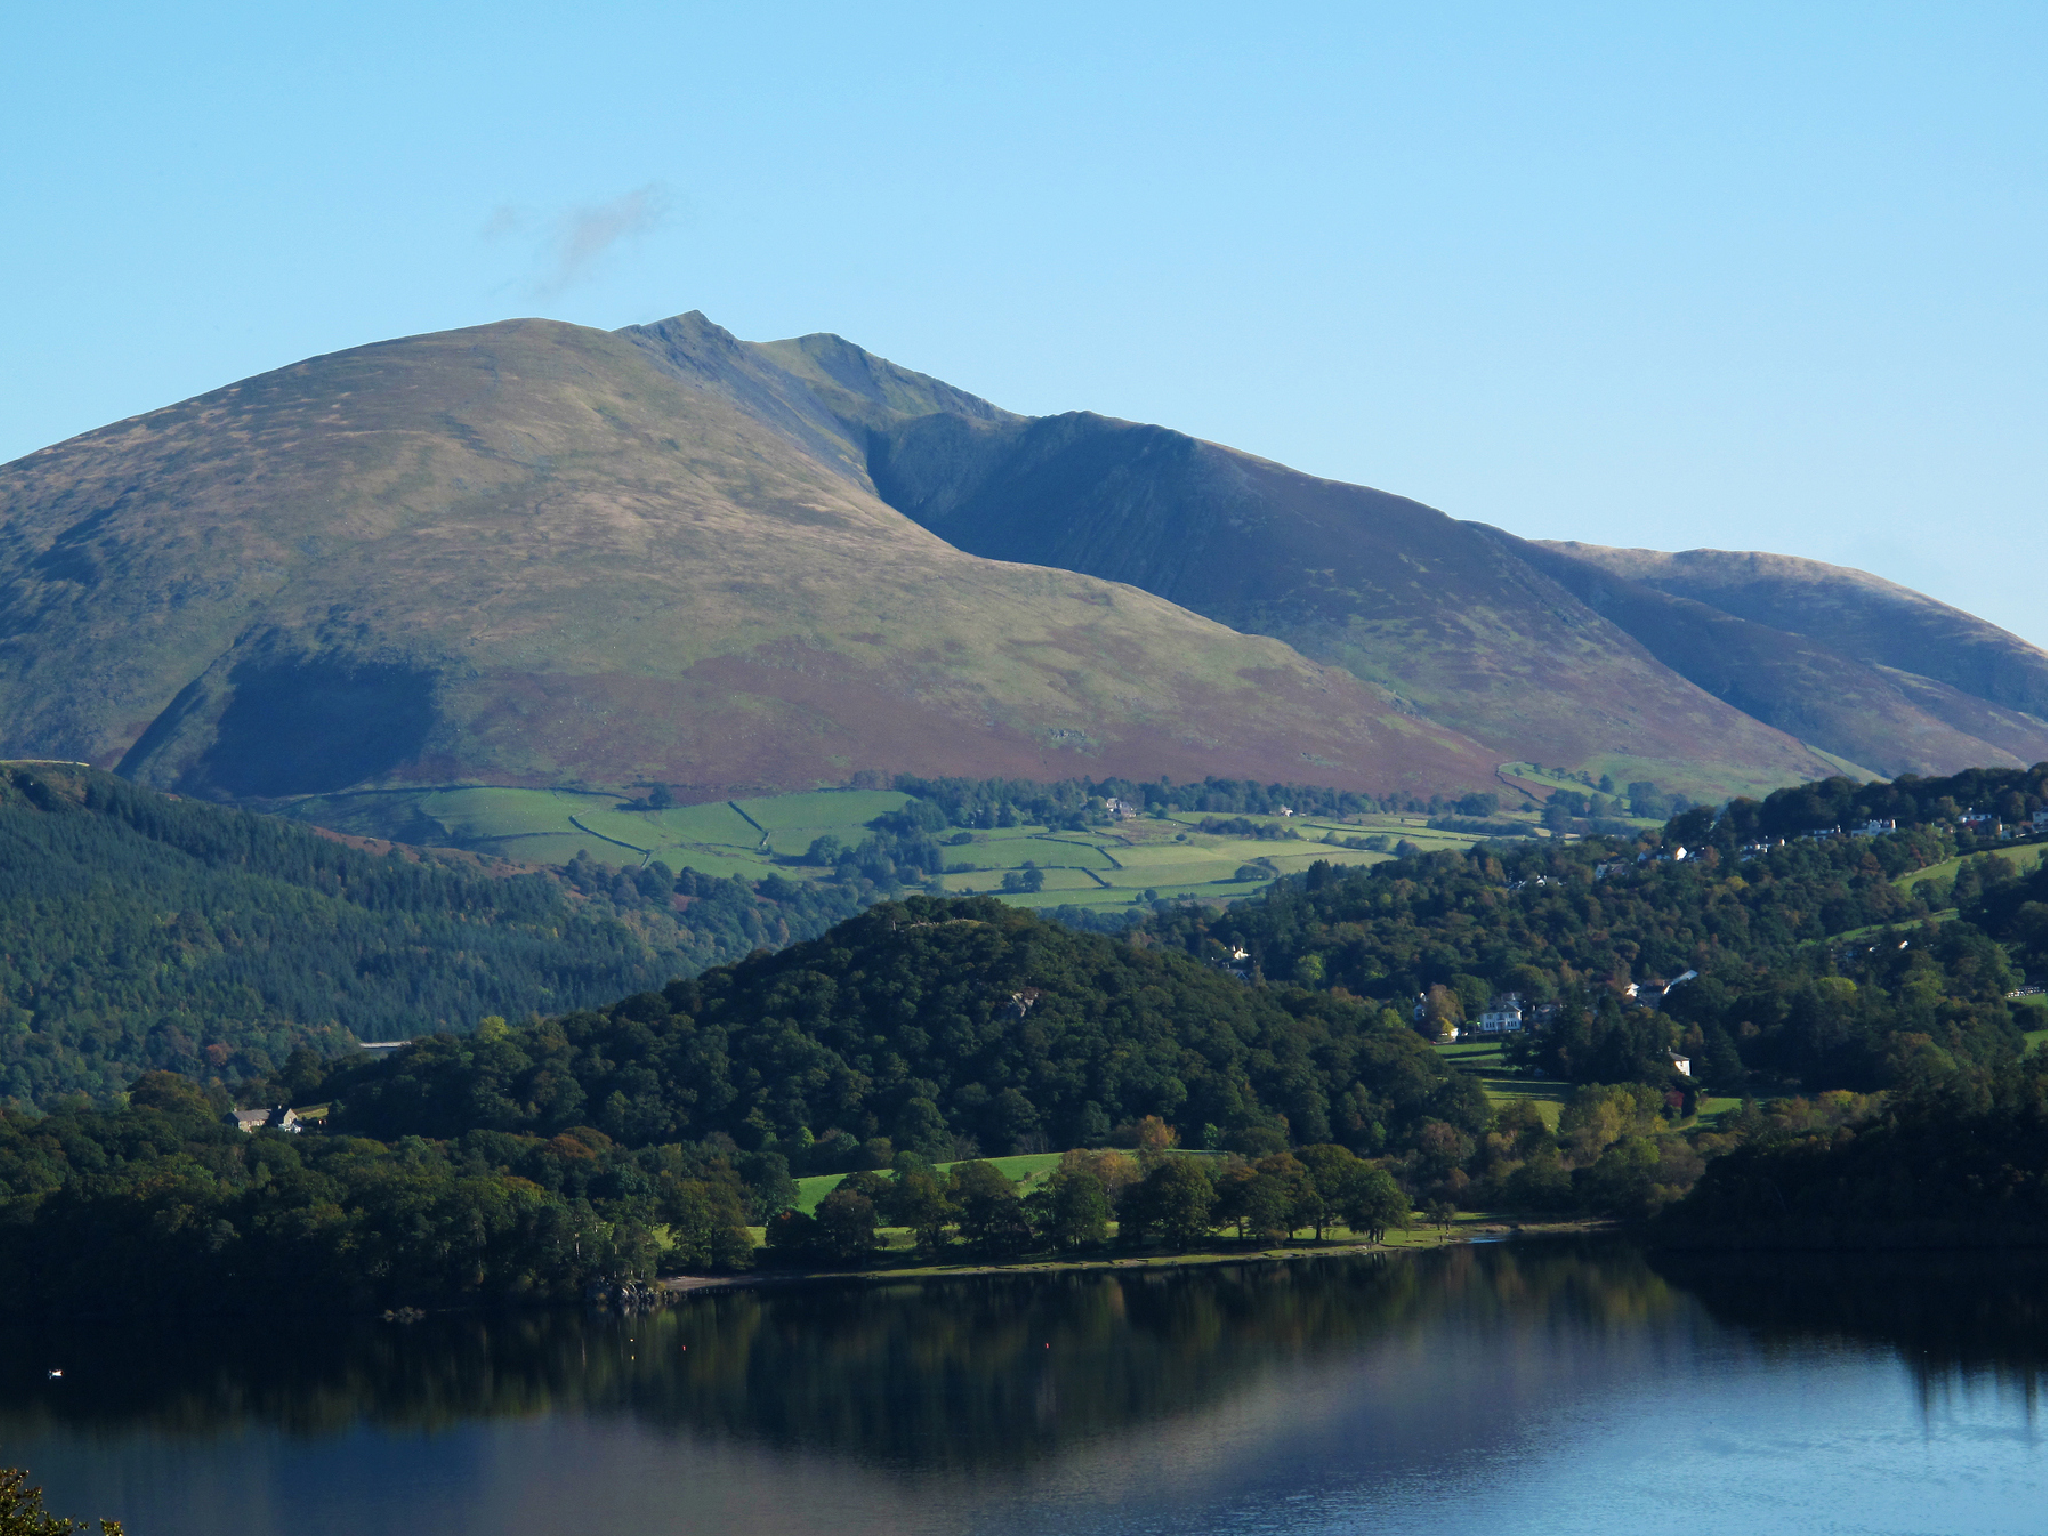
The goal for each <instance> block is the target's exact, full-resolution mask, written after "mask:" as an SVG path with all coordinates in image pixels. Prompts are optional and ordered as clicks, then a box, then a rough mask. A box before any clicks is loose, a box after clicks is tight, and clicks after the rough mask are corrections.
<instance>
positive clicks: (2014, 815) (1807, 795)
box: [1674, 763, 2048, 846]
mask: <svg viewBox="0 0 2048 1536" xmlns="http://www.w3.org/2000/svg"><path fill="white" fill-rule="evenodd" d="M2044 807H2048V763H2036V764H2034V766H2033V767H2031V768H1969V769H1965V770H1964V771H1963V772H1961V773H1956V774H1950V775H1949V776H1947V777H1945V778H1921V777H1920V776H1918V775H1917V774H1910V773H1908V774H1903V775H1901V776H1900V777H1898V778H1896V779H1893V780H1892V781H1891V782H1890V783H1875V784H1866V783H1863V782H1861V781H1860V780H1857V779H1847V778H1833V779H1823V780H1820V781H1819V782H1817V783H1812V784H1798V785H1794V786H1793V787H1791V788H1789V789H1780V790H1775V791H1773V792H1772V793H1771V794H1769V795H1767V796H1765V797H1764V799H1763V800H1761V801H1756V800H1743V799H1738V800H1734V801H1731V802H1730V803H1729V804H1728V805H1727V806H1726V807H1724V808H1723V809H1722V810H1720V811H1715V810H1713V809H1712V808H1709V807H1699V808H1696V809H1695V810H1693V811H1692V812H1690V813H1689V819H1687V818H1677V819H1675V820H1674V827H1675V829H1676V834H1677V835H1678V836H1679V837H1681V838H1690V839H1691V840H1693V841H1695V842H1706V841H1708V840H1709V839H1711V840H1712V842H1713V843H1715V844H1716V845H1717V846H1733V845H1739V844H1741V843H1744V842H1748V841H1751V840H1753V839H1757V838H1779V837H1798V836H1799V835H1800V834H1802V833H1806V832H1817V831H1826V830H1828V829H1831V828H1835V827H1841V828H1843V829H1845V830H1847V829H1850V828H1853V827H1855V826H1857V825H1860V824H1863V823H1867V822H1871V821H1896V822H1898V824H1899V825H1900V826H1901V827H1908V826H1947V827H1949V828H1951V829H1952V830H1954V831H1956V832H1959V833H1961V835H1963V836H1964V837H1965V838H1966V839H1970V840H1972V845H1973V846H1974V844H1975V843H1976V842H1985V843H1988V842H1989V841H1990V838H1989V836H1988V833H1983V832H1980V833H1972V832H1971V831H1969V830H1968V829H1965V828H1962V827H1960V826H1958V825H1957V824H1958V823H1959V822H1960V821H1961V819H1962V818H1963V816H1964V815H1965V814H1966V813H1969V812H1972V811H1975V812H1977V813H1978V814H1980V815H1983V816H1988V817H1992V818H1995V819H1997V820H1998V821H2000V822H2002V823H2004V824H2005V825H2006V826H2008V827H2012V826H2025V825H2030V824H2031V822H2032V818H2033V815H2034V813H2035V812H2036V811H2039V810H2041V809H2043V808H2044Z"/></svg>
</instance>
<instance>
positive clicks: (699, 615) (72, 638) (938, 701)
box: [0, 317, 1493, 799]
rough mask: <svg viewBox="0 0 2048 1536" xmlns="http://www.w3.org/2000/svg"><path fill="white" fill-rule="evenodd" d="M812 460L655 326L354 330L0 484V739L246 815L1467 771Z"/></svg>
mask: <svg viewBox="0 0 2048 1536" xmlns="http://www.w3.org/2000/svg"><path fill="white" fill-rule="evenodd" d="M935 387H936V386H935ZM963 398H964V397H963ZM835 434H837V435H835ZM845 445H846V438H845V428H844V427H843V426H841V425H840V424H839V423H838V422H837V418H835V417H832V416H831V415H830V413H828V412H826V411H825V410H824V409H823V408H822V407H821V406H820V405H818V404H817V403H816V402H815V400H811V399H808V398H807V386H806V385H805V384H804V383H803V381H801V380H799V379H798V378H796V377H795V376H794V375H791V374H789V373H787V372H786V371H784V370H782V369H780V368H779V367H777V366H775V365H774V364H773V363H772V362H771V361H769V360H767V359H765V358H764V357H762V356H761V355H760V354H757V353H754V352H751V351H748V350H747V349H744V348H741V347H739V346H738V344H736V343H734V342H733V341H732V338H731V337H729V336H727V335H725V333H723V332H721V331H718V330H717V328H716V327H713V326H710V325H709V324H708V322H703V321H702V319H701V317H685V321H684V322H674V323H671V324H670V325H669V326H667V327H654V328H649V329H648V330H644V331H637V332H633V333H618V334H610V333H605V332H599V331H593V330H587V329H583V328H580V327H576V326H569V325H562V324H557V323H554V322H550V321H537V320H536V321H510V322H505V323H503V324H498V325H490V326H482V327H477V328H474V329H470V330H464V331H456V332H447V333H443V334H438V335H428V336H417V337H411V338H407V339H404V340H400V341H393V342H387V343H383V344H379V345H376V346H369V347H362V348H357V349H354V350H352V351H348V352H342V353H336V354H334V355H331V356H327V357H320V358H314V359H311V360H309V361H307V362H304V363H300V364H297V365H294V366H293V367H290V368H285V369H280V370H278V371H277V372H275V373H270V374H265V375H262V376H260V377H258V378H253V379H249V380H245V381H243V382H242V383H240V384H235V385H231V386H229V387H227V388H225V389H221V390H216V391H214V392H212V393H210V394H207V395H203V396H200V397H198V398H196V399H193V400H189V401H186V402H184V403H182V404H180V405H176V406H172V407H169V408H167V409H165V410H161V411H156V412H152V413H150V414H149V415H146V416H142V417H137V418H135V419H133V420H130V421H126V422H122V423H118V424H116V425H114V426H111V427H107V428H104V429H102V430H100V431H97V432H92V433H88V434H86V435H84V436H82V437H79V438H74V439H72V440H70V441H68V442H65V443H61V444H58V445H56V446H54V447H51V448H47V449H43V450H41V451H40V452H38V453H35V454H31V455H30V456H28V457H27V458H25V459H22V460H19V461H17V462H15V463H14V464H11V465H8V466H5V467H4V468H0V509H4V515H0V752H4V753H10V754H20V755H23V756H31V755H32V756H51V757H72V758H78V759H81V760H89V761H92V762H94V763H97V764H100V765H103V766H118V768H119V770H120V771H121V772H122V773H124V774H127V775H131V776H134V777H136V778H138V779H140V780H141V781H143V782H145V783H149V784H153V785H158V786H163V787H175V788H178V789H181V790H184V791H187V792H193V793H200V794H208V795H218V796H228V797H237V798H259V799H260V798H264V797H276V796H284V795H290V794H300V793H313V792H323V791H333V790H340V789H343V788H347V787H350V786H358V785H364V784H404V783H447V782H462V781H471V782H474V781H476V780H479V779H481V780H485V781H488V782H494V783H500V784H515V785H516V784H557V783H576V782H584V783H592V784H622V783H630V782H633V781H658V782H665V783H669V784H673V785H677V786H682V787H685V788H686V789H687V791H688V792H689V795H688V797H689V798H711V797H714V796H722V795H726V794H730V793H733V792H735V791H740V792H746V791H756V792H758V791H764V790H765V791H774V790H779V789H809V788H811V787H813V786H815V785H817V784H819V783H843V782H845V781H846V779H847V777H848V776H849V774H850V772H851V771H852V770H853V769H855V768H878V769H885V770H887V769H910V770H915V771H918V772H923V773H965V774H980V775H986V774H1009V775H1016V776H1022V777H1035V778H1041V779H1056V778H1061V777H1064V776H1067V775H1069V774H1071V773H1074V772H1093V773H1103V772H1115V773H1127V774H1130V775H1133V776H1141V777H1143V776H1155V775H1157V774H1160V773H1162V772H1164V773H1171V774H1174V775H1175V776H1176V777H1179V778H1199V777H1202V776H1203V775H1205V774H1210V773H1221V774H1229V775H1243V776H1251V777H1260V778H1267V779H1285V780H1292V781H1300V780H1303V779H1307V778H1311V777H1313V778H1315V779H1317V780H1319V781H1322V782H1327V783H1331V784H1337V785H1343V786H1347V787H1358V788H1366V789H1375V790H1380V789H1388V788H1396V787H1406V786H1418V787H1444V788H1453V787H1459V786H1471V785H1475V784H1478V783H1480V782H1483V781H1484V780H1486V779H1487V778H1489V777H1490V774H1491V771H1492V766H1493V764H1492V758H1491V757H1490V755H1489V754H1488V753H1487V752H1485V751H1484V750H1482V749H1479V748H1477V747H1475V746H1474V745H1473V744H1472V743H1470V742H1469V741H1466V740H1464V739H1462V738H1460V737H1459V736H1457V735H1456V734H1455V733H1454V732H1452V731H1449V730H1446V729H1444V728H1441V727H1439V726H1436V725H1434V724H1432V723H1430V722H1428V721H1426V720H1423V719H1420V718H1418V717H1416V716H1414V715H1412V714H1408V713H1404V712H1402V711H1401V710H1399V709H1397V708H1395V707H1393V706H1392V705H1391V704H1390V702H1389V701H1388V699H1387V698H1386V697H1385V695H1384V694H1383V693H1382V692H1381V691H1380V690H1378V689H1376V688H1374V687H1372V686H1370V685H1366V684H1361V683H1360V682H1359V681H1358V680H1356V679H1354V678H1352V677H1351V676H1349V675H1348V674H1346V673H1343V672H1341V671H1337V670H1334V669H1329V668H1324V667H1320V666H1317V665H1314V664H1312V663H1309V662H1307V661H1305V660H1304V659H1303V658H1302V657H1300V656H1299V655H1297V654H1296V653H1294V652H1292V651H1290V650H1289V649H1288V648H1286V647H1285V646H1284V645H1281V644H1278V643H1276V642H1274V641H1272V640H1270V639H1266V638H1262V637H1257V636H1245V635H1239V634H1234V633H1232V632H1231V631H1229V630H1227V629H1224V628H1223V627H1221V626H1220V625H1218V624H1216V623H1214V622H1211V621H1209V620H1207V619H1203V618H1200V617H1197V616H1196V615H1194V614H1191V613H1188V612H1186V611H1184V610H1181V609H1177V608H1175V607H1174V606H1172V605H1171V604H1170V603H1168V602H1165V601H1162V600H1161V599H1159V598H1157V597H1155V596H1152V595H1149V594H1147V593H1143V592H1139V591H1135V590H1133V589H1130V588H1127V587H1118V586H1114V585H1111V584H1108V583H1105V582H1103V581H1100V580H1096V579H1094V578H1091V577H1088V576H1085V575H1076V574H1073V573H1071V572H1067V571H1060V570H1050V569H1033V568H1028V567H1022V566H1017V565H1011V564H1002V563H997V562H993V561H990V560H987V559H983V558H979V557H977V556H975V555H972V554H969V553H966V552H963V551H961V550H959V549H956V548H953V547H952V546H951V545H949V544H947V543H946V542H944V541H943V540H942V539H940V538H938V537H935V536H933V535H932V534H930V533H927V532H925V531H924V530H922V529H920V528H918V527H916V526H915V525H914V524H912V523H911V522H909V521H908V520H906V519H905V518H904V517H903V516H902V515H901V514H899V513H897V512H896V511H894V510H892V509H891V508H889V507H888V506H886V505H884V504H883V503H882V502H881V501H880V500H878V499H877V498H876V497H875V496H874V495H873V494H872V492H871V491H870V490H868V489H867V488H866V487H865V483H864V479H865V477H864V472H863V471H861V470H860V469H859V468H858V467H857V466H855V465H853V464H852V463H850V462H849V461H848V459H847V457H846V453H847V451H850V450H848V449H847V448H846V446H845Z"/></svg>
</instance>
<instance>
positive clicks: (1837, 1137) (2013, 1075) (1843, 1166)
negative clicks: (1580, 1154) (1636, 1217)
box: [1666, 1055, 2048, 1247]
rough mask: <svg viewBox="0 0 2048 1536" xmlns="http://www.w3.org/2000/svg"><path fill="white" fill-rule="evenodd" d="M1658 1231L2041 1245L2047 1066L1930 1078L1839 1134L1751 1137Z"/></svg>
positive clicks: (2047, 1194)
mask: <svg viewBox="0 0 2048 1536" xmlns="http://www.w3.org/2000/svg"><path fill="white" fill-rule="evenodd" d="M1666 1228H1667V1232H1668V1234H1669V1235H1670V1236H1672V1237H1673V1238H1674V1239H1680V1240H1690V1241H1698V1240H1709V1241H1714V1242H1717V1243H1735V1244H1738V1245H1739V1244H1742V1243H1763V1244H1770V1245H1778V1244H1788V1243H1789V1244H1791V1245H1794V1246H1815V1247H1825V1246H1830V1245H1832V1244H1839V1243H1849V1244H1863V1243H1869V1242H1873V1241H1876V1242H1882V1243H1887V1244H1892V1245H1906V1246H1912V1245H1916V1244H1922V1243H1929V1244H1935V1245H1939V1246H1953V1245H1957V1244H1968V1243H1971V1242H1990V1243H1996V1242H2027V1243H2033V1244H2048V1057H2044V1056H2039V1055H2037V1056H2034V1057H2031V1058H2028V1059H2026V1060H2024V1061H2006V1062H2002V1063H1999V1064H1998V1065H1997V1066H1996V1067H1993V1068H1990V1069H1974V1070H1973V1069H1970V1068H1968V1067H1967V1066H1960V1067H1949V1068H1946V1069H1944V1070H1936V1071H1931V1072H1929V1073H1927V1074H1925V1075H1924V1076H1922V1077H1921V1078H1920V1079H1918V1080H1917V1081H1915V1082H1913V1083H1911V1084H1909V1085H1908V1086H1907V1087H1906V1088H1905V1089H1903V1090H1902V1091H1900V1092H1898V1093H1896V1094H1894V1095H1891V1096H1890V1097H1889V1098H1888V1099H1887V1100H1886V1101H1885V1102H1884V1103H1882V1104H1881V1105H1876V1106H1872V1107H1871V1108H1870V1110H1869V1111H1868V1112H1867V1113H1865V1114H1863V1115H1861V1116H1858V1117H1856V1118H1854V1119H1851V1120H1849V1121H1847V1122H1846V1123H1841V1124H1836V1125H1830V1126H1821V1127H1812V1126H1786V1127H1777V1128H1762V1129H1760V1130H1759V1132H1758V1133H1757V1134H1754V1135H1751V1136H1750V1137H1748V1138H1747V1139H1746V1140H1745V1141H1744V1143H1743V1145H1741V1146H1740V1147H1739V1148H1737V1149H1736V1150H1733V1151H1731V1152H1730V1153H1729V1154H1728V1155H1727V1156H1725V1157H1722V1158H1720V1159H1718V1160H1716V1161H1715V1162H1714V1163H1713V1164H1712V1165H1711V1166H1710V1167H1708V1168H1707V1169H1706V1170H1705V1173H1704V1175H1703V1176H1702V1177H1701V1179H1700V1180H1699V1183H1698V1185H1697V1186H1696V1187H1695V1188H1694V1190H1693V1191H1692V1193H1691V1195H1690V1196H1689V1197H1688V1198H1687V1199H1686V1200H1685V1201H1683V1202H1682V1203H1681V1204H1679V1205H1678V1206H1676V1207H1674V1208H1673V1209H1672V1210H1671V1212H1670V1213H1669V1215H1668V1216H1667V1218H1666Z"/></svg>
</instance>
